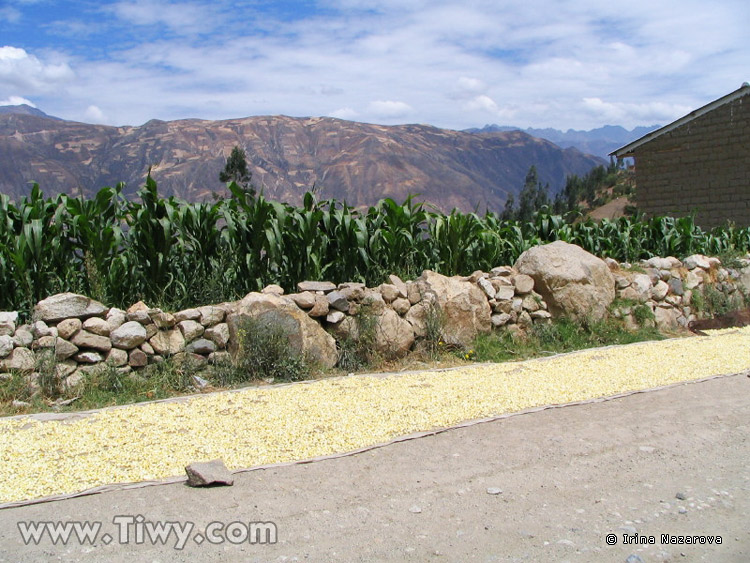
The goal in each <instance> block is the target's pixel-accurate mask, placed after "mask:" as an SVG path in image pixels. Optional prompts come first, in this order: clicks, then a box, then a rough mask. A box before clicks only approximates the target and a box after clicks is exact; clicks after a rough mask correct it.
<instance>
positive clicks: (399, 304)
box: [391, 297, 411, 317]
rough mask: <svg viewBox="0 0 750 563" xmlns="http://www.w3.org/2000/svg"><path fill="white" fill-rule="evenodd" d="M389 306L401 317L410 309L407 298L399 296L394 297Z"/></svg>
mask: <svg viewBox="0 0 750 563" xmlns="http://www.w3.org/2000/svg"><path fill="white" fill-rule="evenodd" d="M391 308H392V309H393V310H394V311H396V312H397V313H398V314H399V315H401V316H402V317H403V316H404V315H405V314H406V313H408V312H409V309H411V303H409V300H408V299H404V298H403V297H399V298H398V299H394V301H393V303H391Z"/></svg>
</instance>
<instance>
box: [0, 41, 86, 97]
mask: <svg viewBox="0 0 750 563" xmlns="http://www.w3.org/2000/svg"><path fill="white" fill-rule="evenodd" d="M73 77H74V74H73V71H72V70H71V68H70V66H68V64H67V63H57V64H54V63H45V62H43V61H40V60H39V59H38V58H37V57H36V56H34V55H30V54H29V53H27V52H26V51H25V50H24V49H20V48H17V47H11V46H5V47H0V96H2V95H15V92H18V93H23V94H27V95H28V94H35V93H44V92H50V91H53V90H55V89H57V88H58V87H59V85H60V84H63V83H67V82H70V81H71V80H72V79H73Z"/></svg>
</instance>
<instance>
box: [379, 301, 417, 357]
mask: <svg viewBox="0 0 750 563" xmlns="http://www.w3.org/2000/svg"><path fill="white" fill-rule="evenodd" d="M375 326H376V328H375V342H374V343H373V345H374V347H375V349H376V350H377V351H378V352H380V353H381V354H382V355H383V356H384V357H386V358H400V357H402V356H405V355H406V353H407V352H408V351H409V350H410V349H411V347H412V345H413V344H414V329H413V328H412V325H411V324H410V323H409V322H408V321H406V320H405V319H402V318H401V317H400V316H399V315H398V313H396V311H394V310H393V309H384V310H383V312H382V313H380V315H378V317H377V323H376V325H375Z"/></svg>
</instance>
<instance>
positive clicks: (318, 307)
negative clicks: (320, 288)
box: [307, 294, 330, 317]
mask: <svg viewBox="0 0 750 563" xmlns="http://www.w3.org/2000/svg"><path fill="white" fill-rule="evenodd" d="M329 309H330V306H329V304H328V299H326V297H325V295H317V294H316V295H315V305H313V307H312V309H310V310H309V311H308V312H307V314H308V315H310V316H311V317H325V316H326V315H327V314H328V310H329Z"/></svg>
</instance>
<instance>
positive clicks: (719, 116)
mask: <svg viewBox="0 0 750 563" xmlns="http://www.w3.org/2000/svg"><path fill="white" fill-rule="evenodd" d="M635 160H636V178H637V186H638V187H637V190H636V202H637V205H638V208H639V209H640V210H642V211H644V212H645V213H647V214H648V215H672V216H678V217H679V216H684V215H689V214H690V213H693V212H695V216H696V222H697V223H698V224H699V225H701V226H702V227H704V228H706V227H708V228H710V227H714V226H717V225H722V224H725V223H726V222H727V221H733V222H734V223H736V224H737V225H738V226H747V225H750V96H743V97H741V98H738V99H737V100H734V101H733V102H730V103H728V104H725V105H724V106H721V107H718V108H716V109H714V110H713V111H711V112H708V113H706V114H704V115H702V116H700V117H697V118H695V119H693V120H692V121H690V122H688V123H685V124H684V125H682V126H680V127H678V128H676V129H674V130H672V131H670V132H668V133H665V134H663V135H661V136H659V137H657V138H656V139H654V140H652V141H650V142H648V143H645V144H643V145H642V146H641V147H639V148H637V149H636V150H635Z"/></svg>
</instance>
